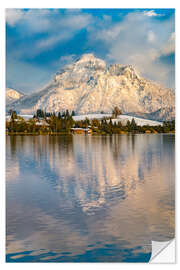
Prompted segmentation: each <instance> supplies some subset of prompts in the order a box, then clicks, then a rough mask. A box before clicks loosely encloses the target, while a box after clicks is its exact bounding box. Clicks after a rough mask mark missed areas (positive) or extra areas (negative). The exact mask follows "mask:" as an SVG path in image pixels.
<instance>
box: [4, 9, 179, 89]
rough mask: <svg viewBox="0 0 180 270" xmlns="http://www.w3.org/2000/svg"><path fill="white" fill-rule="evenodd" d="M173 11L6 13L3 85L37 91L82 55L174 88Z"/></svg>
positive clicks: (9, 11) (8, 10)
mask: <svg viewBox="0 0 180 270" xmlns="http://www.w3.org/2000/svg"><path fill="white" fill-rule="evenodd" d="M174 21H175V11H174V9H81V10H80V9H7V10H6V86H7V87H12V88H14V89H17V90H19V91H21V92H24V93H30V92H33V91H35V90H38V89H40V88H42V87H43V86H44V85H45V84H47V83H48V82H49V81H50V80H51V79H52V78H53V75H54V74H55V73H56V72H57V71H59V70H60V69H61V67H62V66H64V65H66V64H68V63H70V62H72V61H73V60H75V59H76V58H78V57H80V56H81V55H82V54H84V53H94V54H95V56H97V57H100V58H102V59H104V60H105V61H106V62H107V65H109V64H111V63H120V64H132V65H134V66H135V67H136V69H137V70H138V71H139V72H140V73H141V74H142V75H143V76H145V77H146V78H149V79H151V80H155V81H157V82H159V83H161V84H162V85H163V86H165V87H172V88H174V87H175V86H174V84H175V82H174V73H175V67H174V61H175V22H174Z"/></svg>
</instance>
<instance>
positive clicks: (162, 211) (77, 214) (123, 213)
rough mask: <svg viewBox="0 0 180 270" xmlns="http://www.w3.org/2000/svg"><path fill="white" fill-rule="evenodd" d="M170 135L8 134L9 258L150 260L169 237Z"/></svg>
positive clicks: (171, 226) (172, 147)
mask: <svg viewBox="0 0 180 270" xmlns="http://www.w3.org/2000/svg"><path fill="white" fill-rule="evenodd" d="M174 167H175V136H174V135H171V134H137V135H113V136H84V135H73V136H71V135H69V136H7V137H6V261H7V262H148V261H149V259H150V257H151V241H152V240H154V241H168V240H170V239H172V238H174V208H175V197H174V196H175V195H174V193H175V191H174V190H175V183H174V182H175V180H174V178H175V172H174V170H175V168H174Z"/></svg>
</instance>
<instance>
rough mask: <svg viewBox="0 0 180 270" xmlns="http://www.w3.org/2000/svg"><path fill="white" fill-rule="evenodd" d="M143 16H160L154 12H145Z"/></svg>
mask: <svg viewBox="0 0 180 270" xmlns="http://www.w3.org/2000/svg"><path fill="white" fill-rule="evenodd" d="M143 14H144V15H145V16H148V17H154V16H158V14H157V13H156V12H155V11H154V10H149V11H144V13H143Z"/></svg>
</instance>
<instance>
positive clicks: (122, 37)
mask: <svg viewBox="0 0 180 270" xmlns="http://www.w3.org/2000/svg"><path fill="white" fill-rule="evenodd" d="M150 14H151V16H149V15H148V16H143V15H142V13H141V12H136V13H129V14H128V15H126V16H125V17H124V20H123V21H121V22H118V23H116V24H114V25H113V26H112V25H111V26H109V27H107V26H106V27H104V28H100V29H99V30H97V31H96V32H95V33H94V36H93V38H95V37H96V38H97V39H98V40H101V41H103V42H104V43H105V44H106V45H107V47H108V50H109V52H108V54H107V60H108V62H109V63H111V62H114V63H120V64H132V65H134V66H135V67H136V68H137V69H138V70H139V71H140V72H141V74H142V75H143V76H145V77H147V78H149V79H153V80H156V81H158V82H160V83H162V84H163V85H164V86H168V87H169V86H171V85H172V87H174V84H173V83H172V84H171V85H170V81H171V82H172V81H173V77H172V69H173V68H174V67H172V65H168V64H167V63H164V62H162V61H161V60H160V58H161V55H162V54H166V55H167V54H168V53H170V52H174V34H173V33H172V32H174V18H170V19H169V20H162V21H160V20H159V21H157V20H154V18H153V16H152V14H153V13H152V12H151V13H150ZM170 77H171V78H170Z"/></svg>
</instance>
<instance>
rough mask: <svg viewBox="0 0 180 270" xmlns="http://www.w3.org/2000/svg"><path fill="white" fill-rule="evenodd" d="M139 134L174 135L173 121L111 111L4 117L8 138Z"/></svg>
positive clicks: (13, 112)
mask: <svg viewBox="0 0 180 270" xmlns="http://www.w3.org/2000/svg"><path fill="white" fill-rule="evenodd" d="M128 133H132V134H142V133H147V134H148V133H175V120H171V121H164V122H158V121H152V120H148V119H143V118H138V117H132V116H128V115H123V114H122V113H121V111H120V110H117V108H114V110H113V111H112V114H89V115H75V112H74V111H72V112H69V111H68V110H66V111H65V112H62V113H61V112H59V113H47V112H44V111H43V110H40V109H39V110H37V112H36V113H35V114H34V115H33V116H29V117H28V116H24V117H23V116H22V115H18V114H17V113H16V111H10V112H9V115H8V116H7V117H6V134H7V135H66V134H85V135H86V134H88V135H89V134H91V135H94V134H96V135H97V134H99V135H106V134H109V135H111V134H128Z"/></svg>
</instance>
